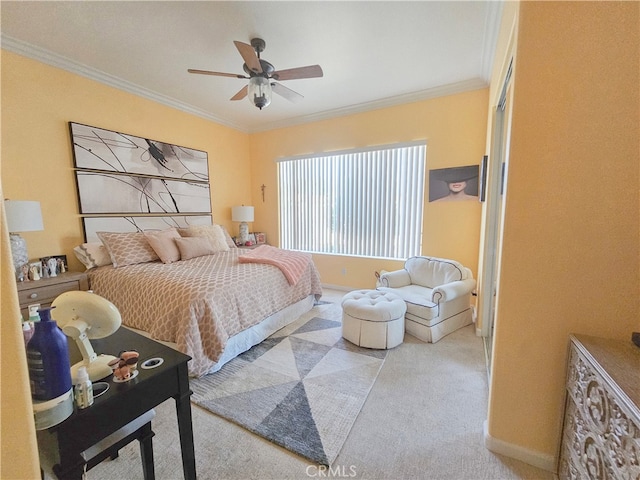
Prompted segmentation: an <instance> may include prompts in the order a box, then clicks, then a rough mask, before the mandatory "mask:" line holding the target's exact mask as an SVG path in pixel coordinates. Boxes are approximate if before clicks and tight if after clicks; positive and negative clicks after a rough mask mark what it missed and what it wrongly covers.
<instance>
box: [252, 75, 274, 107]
mask: <svg viewBox="0 0 640 480" xmlns="http://www.w3.org/2000/svg"><path fill="white" fill-rule="evenodd" d="M247 97H248V98H249V101H250V102H251V104H252V105H255V106H256V107H258V108H259V109H260V110H262V109H263V108H264V107H266V106H267V105H269V104H270V103H271V83H269V79H268V78H266V77H258V76H256V77H251V80H249V91H248V95H247Z"/></svg>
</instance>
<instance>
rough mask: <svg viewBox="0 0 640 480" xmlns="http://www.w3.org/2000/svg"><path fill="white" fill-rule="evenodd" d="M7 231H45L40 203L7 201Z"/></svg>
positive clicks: (5, 207) (5, 202) (5, 206)
mask: <svg viewBox="0 0 640 480" xmlns="http://www.w3.org/2000/svg"><path fill="white" fill-rule="evenodd" d="M4 210H5V213H6V215H7V230H9V232H11V233H15V232H36V231H40V230H44V225H43V224H42V211H41V210H40V202H34V201H29V200H5V201H4Z"/></svg>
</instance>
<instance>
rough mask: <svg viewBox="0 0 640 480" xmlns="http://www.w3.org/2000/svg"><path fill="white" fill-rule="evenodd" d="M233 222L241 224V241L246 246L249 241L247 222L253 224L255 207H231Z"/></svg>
mask: <svg viewBox="0 0 640 480" xmlns="http://www.w3.org/2000/svg"><path fill="white" fill-rule="evenodd" d="M231 220H233V221H234V222H240V227H239V234H240V241H241V242H242V244H243V245H244V244H245V243H246V242H247V240H249V225H247V222H253V207H245V206H244V205H242V206H241V207H231Z"/></svg>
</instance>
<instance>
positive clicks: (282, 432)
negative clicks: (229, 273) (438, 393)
mask: <svg viewBox="0 0 640 480" xmlns="http://www.w3.org/2000/svg"><path fill="white" fill-rule="evenodd" d="M341 320H342V310H341V308H340V306H339V305H336V304H332V303H329V304H325V305H317V306H315V307H314V308H313V309H312V310H311V311H310V312H308V313H306V314H304V315H303V316H302V317H300V318H299V319H298V320H296V321H295V322H293V323H292V324H290V325H288V326H286V327H285V328H283V329H281V330H279V331H277V332H276V333H274V334H273V335H272V336H270V337H269V338H267V339H266V340H265V341H264V342H262V343H260V344H259V345H256V346H255V347H253V348H251V349H250V350H249V351H247V352H245V353H243V354H241V355H240V356H238V357H236V358H234V359H233V360H232V361H231V362H229V363H227V364H226V365H224V366H223V367H222V369H221V370H220V371H219V372H216V373H212V374H210V375H205V376H204V377H202V378H198V379H192V380H191V390H192V391H193V396H192V397H191V400H192V402H194V403H195V404H197V405H199V406H201V407H203V408H205V409H207V410H209V411H211V412H213V413H214V414H217V415H220V416H222V417H224V418H227V419H229V420H231V421H233V422H235V423H237V424H239V425H241V426H243V427H245V428H247V429H248V430H250V431H252V432H254V433H257V434H258V435H260V436H261V437H264V438H266V439H267V440H270V441H272V442H274V443H275V444H277V445H280V446H282V447H284V448H286V449H288V450H291V451H292V452H295V453H297V454H299V455H302V456H303V457H305V458H308V459H309V460H311V461H312V462H315V463H318V464H322V465H331V464H332V463H333V461H334V460H335V459H336V457H337V456H338V453H339V452H340V449H341V448H342V445H343V444H344V441H345V440H346V438H347V435H348V434H349V431H350V430H351V427H352V426H353V422H354V421H355V420H356V417H357V416H358V413H359V412H360V410H361V409H362V405H363V404H364V402H365V400H366V398H367V395H368V394H369V391H370V390H371V387H372V386H373V384H374V382H375V380H376V377H377V376H378V373H379V372H380V368H381V367H382V364H383V363H384V358H385V357H386V356H387V351H386V350H371V349H368V348H361V347H358V346H356V345H354V344H352V343H350V342H348V341H346V340H344V339H343V338H342V329H341V326H342V322H341Z"/></svg>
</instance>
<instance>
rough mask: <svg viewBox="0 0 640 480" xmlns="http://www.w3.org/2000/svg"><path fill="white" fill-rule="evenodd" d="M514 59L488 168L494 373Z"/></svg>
mask: <svg viewBox="0 0 640 480" xmlns="http://www.w3.org/2000/svg"><path fill="white" fill-rule="evenodd" d="M512 66H513V61H512V62H511V64H510V65H509V69H508V70H507V74H506V76H505V80H504V84H503V88H502V93H501V95H500V100H499V102H498V106H497V107H496V110H495V112H494V115H493V130H492V131H493V140H492V145H491V154H490V156H489V162H488V165H487V167H488V169H487V186H486V201H487V217H486V229H485V242H484V245H485V248H484V252H483V265H484V269H483V271H482V274H481V275H482V278H481V285H482V289H481V291H480V292H479V295H480V297H481V298H480V299H479V302H478V305H479V307H480V315H481V318H482V328H481V332H482V336H483V338H484V342H485V352H486V361H487V370H488V371H489V374H490V373H491V356H492V353H493V330H494V327H495V316H496V302H497V299H498V286H499V276H500V275H499V273H500V255H501V249H502V224H503V213H504V202H505V199H506V193H507V192H506V187H507V172H508V164H509V140H510V134H511V101H512V95H511V76H512Z"/></svg>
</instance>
